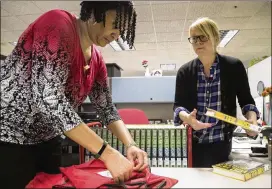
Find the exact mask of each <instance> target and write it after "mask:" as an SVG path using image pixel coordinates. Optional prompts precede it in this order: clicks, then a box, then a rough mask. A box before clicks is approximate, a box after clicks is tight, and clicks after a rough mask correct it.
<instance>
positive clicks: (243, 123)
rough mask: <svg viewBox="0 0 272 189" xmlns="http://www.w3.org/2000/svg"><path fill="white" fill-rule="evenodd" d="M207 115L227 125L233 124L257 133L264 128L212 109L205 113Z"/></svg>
mask: <svg viewBox="0 0 272 189" xmlns="http://www.w3.org/2000/svg"><path fill="white" fill-rule="evenodd" d="M205 115H206V116H209V117H214V118H216V119H219V120H221V121H225V122H227V123H231V124H233V125H237V126H240V127H242V128H243V129H246V130H251V131H255V132H257V133H260V132H261V131H262V127H260V126H258V125H253V124H250V123H248V122H246V121H244V120H241V119H238V118H236V117H232V116H229V115H227V114H224V113H222V112H218V111H216V110H213V109H210V108H207V112H206V113H205Z"/></svg>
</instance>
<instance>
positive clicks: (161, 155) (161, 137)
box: [158, 129, 163, 167]
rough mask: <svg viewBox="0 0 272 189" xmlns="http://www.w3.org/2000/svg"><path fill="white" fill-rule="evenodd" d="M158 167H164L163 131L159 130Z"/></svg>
mask: <svg viewBox="0 0 272 189" xmlns="http://www.w3.org/2000/svg"><path fill="white" fill-rule="evenodd" d="M158 167H163V130H161V129H159V130H158Z"/></svg>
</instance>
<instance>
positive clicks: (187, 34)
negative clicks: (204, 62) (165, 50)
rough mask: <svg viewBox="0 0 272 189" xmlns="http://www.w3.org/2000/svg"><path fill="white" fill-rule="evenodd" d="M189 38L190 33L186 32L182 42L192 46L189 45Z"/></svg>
mask: <svg viewBox="0 0 272 189" xmlns="http://www.w3.org/2000/svg"><path fill="white" fill-rule="evenodd" d="M188 37H189V33H188V32H187V31H185V32H184V33H183V36H182V38H181V41H182V42H184V43H188V44H189V45H190V43H189V41H188Z"/></svg>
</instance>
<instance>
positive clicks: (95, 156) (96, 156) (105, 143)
mask: <svg viewBox="0 0 272 189" xmlns="http://www.w3.org/2000/svg"><path fill="white" fill-rule="evenodd" d="M107 145H108V142H107V141H105V140H104V142H103V146H102V147H101V149H100V150H99V152H98V153H97V154H94V155H93V156H94V158H95V159H98V158H100V156H101V155H102V153H103V152H104V150H105V149H106V147H107Z"/></svg>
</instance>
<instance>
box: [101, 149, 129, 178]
mask: <svg viewBox="0 0 272 189" xmlns="http://www.w3.org/2000/svg"><path fill="white" fill-rule="evenodd" d="M100 159H101V160H102V161H103V162H104V164H105V166H106V167H107V169H108V170H109V171H110V173H111V175H112V178H113V180H114V181H115V182H116V183H120V182H124V181H126V180H128V179H129V178H130V177H131V174H132V170H133V164H132V163H131V162H130V161H129V160H128V159H127V158H125V157H124V156H123V155H122V154H121V153H120V152H119V151H117V150H115V149H114V148H112V147H111V146H110V145H107V147H106V149H105V151H104V152H103V153H102V155H101V158H100Z"/></svg>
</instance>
